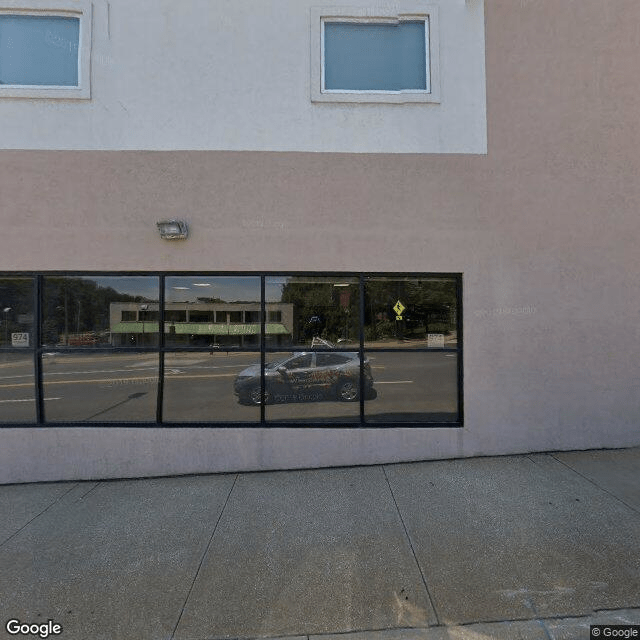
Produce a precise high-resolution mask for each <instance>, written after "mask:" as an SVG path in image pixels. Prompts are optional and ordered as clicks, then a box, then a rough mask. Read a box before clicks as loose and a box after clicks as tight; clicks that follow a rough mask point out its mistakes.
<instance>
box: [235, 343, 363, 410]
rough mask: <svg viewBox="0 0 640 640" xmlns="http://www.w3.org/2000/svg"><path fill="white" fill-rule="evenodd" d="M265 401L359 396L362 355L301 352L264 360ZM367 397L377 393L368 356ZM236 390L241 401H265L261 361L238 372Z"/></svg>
mask: <svg viewBox="0 0 640 640" xmlns="http://www.w3.org/2000/svg"><path fill="white" fill-rule="evenodd" d="M264 374H265V375H264V384H265V389H264V394H265V397H264V401H265V404H272V403H278V402H282V403H283V402H311V401H315V400H331V399H334V400H340V401H342V402H354V401H356V400H358V399H359V398H360V356H359V354H358V353H353V352H332V353H329V352H298V353H293V354H291V355H289V356H287V357H286V358H282V359H280V360H277V361H275V362H271V363H268V364H265V371H264ZM364 390H365V393H364V397H365V399H371V398H373V397H375V391H374V389H373V377H372V375H371V367H370V366H369V362H368V360H365V361H364ZM234 392H235V394H236V395H237V396H238V399H239V401H240V402H241V403H242V404H252V405H259V404H261V403H262V395H261V389H260V364H254V365H251V366H250V367H247V368H246V369H244V370H243V371H241V372H240V373H239V374H238V377H237V378H236V380H235V383H234Z"/></svg>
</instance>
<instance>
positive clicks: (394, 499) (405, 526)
mask: <svg viewBox="0 0 640 640" xmlns="http://www.w3.org/2000/svg"><path fill="white" fill-rule="evenodd" d="M380 466H381V468H382V473H383V474H384V479H385V480H386V481H387V486H388V487H389V492H390V493H391V499H392V500H393V504H394V505H395V507H396V511H397V512H398V517H399V518H400V522H401V523H402V528H403V529H404V534H405V536H406V537H407V541H408V542H409V547H410V548H411V553H412V555H413V560H414V562H415V563H416V566H417V567H418V571H419V572H420V577H421V578H422V584H423V585H424V589H425V591H426V592H427V597H428V598H429V604H430V605H431V609H433V614H434V615H435V617H436V623H437V624H440V616H438V611H437V610H436V605H435V603H434V601H433V598H432V597H431V592H430V591H429V586H428V585H427V580H426V578H425V576H424V572H423V571H422V567H421V566H420V563H419V562H418V556H417V555H416V550H415V548H414V546H413V541H412V540H411V536H410V535H409V531H408V529H407V525H406V524H405V522H404V518H403V517H402V513H400V507H399V506H398V502H397V501H396V496H395V495H394V493H393V489H392V488H391V482H390V481H389V477H388V476H387V470H386V469H385V468H384V465H380Z"/></svg>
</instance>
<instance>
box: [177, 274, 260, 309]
mask: <svg viewBox="0 0 640 640" xmlns="http://www.w3.org/2000/svg"><path fill="white" fill-rule="evenodd" d="M165 288H166V291H165V299H166V301H167V302H198V298H214V299H220V300H224V301H225V302H260V278H259V277H255V276H237V277H236V276H197V275H196V276H171V277H167V278H166V279H165Z"/></svg>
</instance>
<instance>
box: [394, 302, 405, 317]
mask: <svg viewBox="0 0 640 640" xmlns="http://www.w3.org/2000/svg"><path fill="white" fill-rule="evenodd" d="M405 309H406V307H405V306H404V305H403V304H402V302H400V300H398V302H396V304H395V305H394V307H393V310H394V311H395V312H396V314H397V315H399V316H401V315H402V312H403V311H404V310H405Z"/></svg>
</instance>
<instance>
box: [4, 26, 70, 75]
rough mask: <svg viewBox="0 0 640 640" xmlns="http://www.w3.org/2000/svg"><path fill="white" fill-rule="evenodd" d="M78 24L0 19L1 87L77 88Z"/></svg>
mask: <svg viewBox="0 0 640 640" xmlns="http://www.w3.org/2000/svg"><path fill="white" fill-rule="evenodd" d="M79 42H80V20H79V19H78V18H64V17H59V16H19V15H0V84H18V85H55V86H72V87H73V86H78V46H79Z"/></svg>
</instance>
